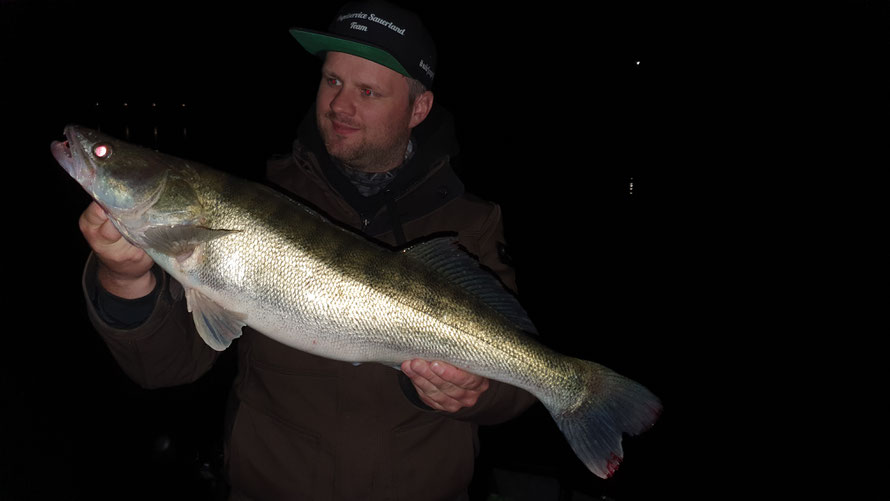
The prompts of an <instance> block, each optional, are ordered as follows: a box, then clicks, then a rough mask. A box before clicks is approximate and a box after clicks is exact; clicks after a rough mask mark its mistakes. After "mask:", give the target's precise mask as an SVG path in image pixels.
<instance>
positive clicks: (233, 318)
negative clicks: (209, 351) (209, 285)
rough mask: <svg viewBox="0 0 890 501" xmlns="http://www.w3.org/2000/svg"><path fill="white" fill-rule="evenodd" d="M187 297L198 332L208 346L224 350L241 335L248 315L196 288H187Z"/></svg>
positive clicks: (189, 309)
mask: <svg viewBox="0 0 890 501" xmlns="http://www.w3.org/2000/svg"><path fill="white" fill-rule="evenodd" d="M185 297H186V302H187V304H188V311H189V312H191V314H192V320H194V321H195V327H196V328H197V330H198V334H199V335H200V336H201V339H203V340H204V342H205V343H207V345H208V346H210V347H211V348H213V349H214V350H216V351H223V350H225V349H226V348H228V347H229V345H231V344H232V341H234V340H235V339H236V338H238V337H240V336H241V328H242V327H244V326H245V325H247V323H246V322H245V321H246V320H247V316H246V315H244V314H242V313H238V312H234V311H230V310H227V309H225V308H223V307H222V306H220V305H218V304H217V303H216V302H214V301H213V300H211V299H210V298H208V297H207V296H205V295H204V294H201V293H200V292H199V291H197V290H195V289H187V290H186V291H185Z"/></svg>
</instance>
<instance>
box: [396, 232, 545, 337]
mask: <svg viewBox="0 0 890 501" xmlns="http://www.w3.org/2000/svg"><path fill="white" fill-rule="evenodd" d="M402 252H403V253H404V254H405V255H406V256H408V257H410V258H412V259H415V260H417V261H420V262H422V263H423V264H425V265H426V266H427V267H429V268H430V269H432V270H434V271H436V272H437V273H439V274H440V275H442V276H443V277H445V278H447V279H448V280H450V281H451V282H452V283H454V284H456V285H458V286H460V287H462V288H463V289H464V290H466V291H467V292H470V293H471V294H473V295H475V296H476V297H478V298H479V299H481V300H482V301H483V302H484V303H485V304H487V305H488V306H490V307H491V308H493V309H494V310H495V311H497V312H498V313H500V314H501V315H503V316H505V317H506V318H507V319H508V320H510V321H511V322H513V324H515V325H516V327H518V328H519V329H521V330H523V331H526V332H529V333H532V334H537V329H536V328H535V326H534V324H533V323H532V321H531V319H529V318H528V314H527V313H526V312H525V310H524V309H523V308H522V305H521V304H519V301H518V300H517V299H516V297H515V296H513V294H511V293H510V291H508V290H507V289H506V288H505V287H504V286H503V284H501V282H500V281H498V279H497V278H496V277H495V276H494V275H493V274H492V273H490V272H488V271H486V270H484V269H483V268H482V267H481V266H480V265H479V262H478V261H477V260H476V259H475V258H474V257H473V256H471V255H470V254H469V253H467V252H466V251H464V250H463V249H462V248H461V247H460V246H459V244H458V242H457V239H456V238H454V237H440V238H434V239H432V240H428V241H426V242H422V243H419V244H416V245H413V246H411V247H407V248H405V249H403V250H402Z"/></svg>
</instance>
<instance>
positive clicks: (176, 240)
mask: <svg viewBox="0 0 890 501" xmlns="http://www.w3.org/2000/svg"><path fill="white" fill-rule="evenodd" d="M238 232H239V230H218V229H213V228H207V227H204V226H198V225H190V224H186V225H176V226H156V227H153V228H149V229H147V230H146V231H145V244H146V245H147V246H148V247H150V248H152V249H155V250H156V251H158V252H161V253H163V254H167V255H168V256H172V257H175V258H176V259H177V260H178V261H180V262H182V261H185V260H186V259H188V257H189V256H191V255H192V253H193V252H194V251H195V248H196V247H197V246H199V245H201V244H203V243H205V242H209V241H210V240H214V239H217V238H220V237H224V236H227V235H231V234H232V233H238Z"/></svg>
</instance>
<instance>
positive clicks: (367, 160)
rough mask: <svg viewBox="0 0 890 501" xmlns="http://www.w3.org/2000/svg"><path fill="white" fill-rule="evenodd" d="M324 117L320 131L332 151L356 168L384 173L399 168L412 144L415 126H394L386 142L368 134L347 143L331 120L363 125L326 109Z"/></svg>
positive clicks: (387, 134) (350, 124)
mask: <svg viewBox="0 0 890 501" xmlns="http://www.w3.org/2000/svg"><path fill="white" fill-rule="evenodd" d="M323 119H324V120H325V122H324V126H322V125H321V124H322V121H321V120H319V126H318V131H319V133H320V134H321V138H322V140H323V141H324V144H325V147H326V148H327V150H328V153H329V154H330V155H331V156H332V157H333V158H335V159H337V160H339V161H340V162H342V163H344V164H345V165H346V166H348V167H350V168H352V169H355V170H359V171H364V172H382V171H386V170H390V169H394V168H396V167H398V166H399V165H401V163H402V161H403V160H404V158H405V149H406V148H407V146H408V138H409V137H410V136H411V129H409V128H408V127H402V128H396V127H393V128H392V129H391V130H388V131H386V132H387V133H386V134H383V135H382V136H381V137H383V138H384V141H383V142H379V143H369V142H368V137H367V136H366V135H365V136H363V138H362V141H361V142H359V143H357V144H349V145H346V144H342V143H341V139H342V138H341V137H339V136H338V135H337V133H336V132H334V130H333V128H332V127H331V123H330V121H329V120H336V121H337V122H339V123H342V124H345V125H347V126H350V127H360V126H359V125H358V124H353V123H352V122H350V121H349V119H344V118H343V117H337V115H336V114H335V113H334V112H333V111H327V112H325V113H324V115H323ZM362 132H364V130H363V131H362Z"/></svg>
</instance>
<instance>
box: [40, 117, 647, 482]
mask: <svg viewBox="0 0 890 501" xmlns="http://www.w3.org/2000/svg"><path fill="white" fill-rule="evenodd" d="M66 136H67V137H68V141H67V142H66V143H65V144H64V145H59V144H58V143H54V145H53V151H54V155H55V156H56V158H57V160H58V161H59V163H60V164H62V165H63V167H65V169H66V170H67V171H68V172H69V173H70V174H71V175H72V176H73V177H75V179H77V180H78V181H79V182H80V183H81V184H82V185H83V186H84V188H85V189H87V191H88V192H89V193H90V194H91V195H92V196H93V197H94V198H95V199H96V200H97V201H98V202H99V203H100V204H101V205H102V206H103V208H105V209H106V212H108V214H109V218H110V219H112V220H113V221H114V222H115V225H116V226H118V228H119V229H120V230H121V232H122V234H124V236H125V237H127V238H128V240H130V241H131V242H133V243H134V244H136V245H138V246H140V247H141V248H143V249H144V250H145V251H146V252H147V253H148V254H149V255H150V256H151V257H152V259H154V260H155V262H156V263H158V265H160V266H161V267H162V268H164V269H165V270H166V271H167V272H168V273H169V274H170V275H171V276H172V277H173V278H175V279H176V280H178V281H179V282H180V283H181V284H182V285H183V287H184V289H185V290H186V298H187V300H188V308H189V311H191V312H192V315H193V318H194V320H195V325H196V328H197V330H198V332H199V334H200V335H201V336H202V338H203V339H204V340H205V341H206V342H207V344H208V345H210V346H211V347H213V348H214V349H217V350H223V349H225V348H226V347H228V346H229V344H230V343H231V342H232V340H233V339H235V338H237V337H238V336H239V335H240V334H241V328H242V327H243V326H245V325H249V326H251V327H252V328H254V329H256V330H257V331H258V332H260V333H262V334H264V335H266V336H269V337H271V338H273V339H275V340H277V341H279V342H281V343H283V344H286V345H288V346H291V347H293V348H296V349H299V350H303V351H306V352H310V353H314V354H316V355H319V356H323V357H327V358H331V359H336V360H344V361H350V362H379V363H383V364H387V365H392V366H397V365H399V364H401V362H403V361H404V360H407V359H412V358H423V359H427V360H442V361H445V362H448V363H450V364H453V365H455V366H457V367H460V368H462V369H465V370H467V371H470V372H473V373H476V374H479V375H482V376H486V377H489V378H492V379H495V380H498V381H502V382H505V383H508V384H512V385H515V386H518V387H520V388H523V389H525V390H527V391H529V392H530V393H532V394H533V395H535V396H536V397H537V398H538V399H539V400H541V402H542V403H543V404H544V405H545V406H546V407H547V408H548V410H549V411H550V412H551V414H552V416H553V418H554V419H555V421H556V422H557V424H558V425H559V427H560V429H561V430H562V431H563V433H564V434H565V436H566V438H567V439H568V441H569V443H570V444H571V445H572V447H573V449H574V450H575V452H576V453H577V454H578V456H579V458H580V459H581V460H582V461H584V463H585V464H586V465H587V466H588V468H589V469H590V470H591V471H592V472H594V473H595V474H597V475H599V476H601V477H608V476H610V475H611V474H612V473H613V472H614V471H615V469H616V468H617V466H618V463H619V462H620V460H621V458H622V457H623V453H622V448H621V439H622V435H623V434H624V433H628V434H638V433H641V432H643V431H645V430H646V429H648V428H649V427H651V426H652V425H653V424H654V422H655V420H656V419H657V417H658V414H659V413H660V411H661V404H660V402H659V400H658V398H657V397H655V396H654V395H653V394H652V393H651V392H649V391H648V390H647V389H646V388H644V387H643V386H641V385H639V384H638V383H636V382H634V381H631V380H629V379H627V378H624V377H622V376H620V375H618V374H616V373H615V372H613V371H611V370H609V369H607V368H605V367H603V366H601V365H598V364H596V363H593V362H588V361H584V360H580V359H576V358H572V357H568V356H565V355H562V354H559V353H556V352H554V351H553V350H550V349H549V348H547V347H545V346H544V345H542V344H540V343H538V342H537V341H536V339H535V338H534V337H533V336H530V335H529V334H528V333H529V332H534V326H533V325H532V323H531V321H530V320H529V319H528V317H527V315H526V314H525V312H524V311H523V310H522V308H521V306H520V305H519V303H518V302H517V301H516V299H515V298H514V297H513V296H512V295H511V294H510V293H509V292H507V291H506V290H505V289H504V288H503V287H502V286H501V285H500V283H499V282H498V281H497V280H496V278H494V277H493V276H492V275H491V274H489V273H487V272H486V271H483V270H482V269H481V268H480V267H479V266H478V264H477V263H476V262H475V261H474V259H473V258H472V257H470V256H469V255H467V254H466V253H465V252H464V251H463V250H462V249H461V248H459V246H458V245H457V244H456V243H455V242H454V241H453V240H452V239H448V238H439V239H433V240H430V241H428V242H424V243H421V244H418V245H415V246H412V247H409V248H407V249H404V250H401V251H397V252H394V251H391V250H389V249H386V248H383V247H381V246H378V245H376V244H374V243H372V242H370V241H368V240H367V239H365V238H364V237H362V236H360V235H357V234H355V233H353V232H351V231H348V230H345V229H343V228H341V227H339V226H337V225H334V224H331V223H330V222H329V221H327V220H325V219H324V218H323V217H321V216H320V215H318V214H316V213H314V212H313V211H311V210H309V209H307V208H305V207H304V206H302V205H300V204H298V203H296V202H294V201H292V200H291V199H289V198H287V197H285V196H284V195H281V194H279V193H278V192H276V191H274V190H272V189H270V188H267V187H264V186H261V185H258V184H255V183H250V182H246V181H243V180H240V179H237V178H235V177H232V176H229V175H226V174H224V173H221V172H219V171H216V170H213V169H210V168H208V167H205V166H201V165H198V164H194V163H190V162H187V161H185V160H181V159H176V158H174V157H169V156H166V155H162V154H160V153H158V152H154V151H151V150H146V149H143V148H139V147H136V146H133V145H128V144H127V143H124V142H121V141H118V140H116V139H114V138H111V137H108V136H104V135H101V134H99V133H96V132H95V131H89V130H88V129H81V128H77V127H69V128H67V129H66ZM97 145H100V146H102V148H96V146H97ZM96 151H101V152H102V153H103V158H97V157H96V153H95V152H96ZM108 151H112V152H113V153H112V154H111V155H110V156H108V153H107V152H108ZM111 160H113V161H114V163H112V162H111Z"/></svg>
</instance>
